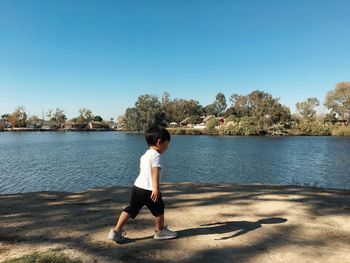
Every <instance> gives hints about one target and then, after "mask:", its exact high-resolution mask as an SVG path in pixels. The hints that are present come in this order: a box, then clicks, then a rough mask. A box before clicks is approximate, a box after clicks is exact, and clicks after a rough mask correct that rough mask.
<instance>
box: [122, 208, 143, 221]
mask: <svg viewBox="0 0 350 263" xmlns="http://www.w3.org/2000/svg"><path fill="white" fill-rule="evenodd" d="M124 212H125V213H128V214H129V216H130V218H132V219H135V218H136V216H137V215H138V213H139V212H140V210H138V209H135V208H132V207H130V206H128V207H126V208H125V209H124Z"/></svg>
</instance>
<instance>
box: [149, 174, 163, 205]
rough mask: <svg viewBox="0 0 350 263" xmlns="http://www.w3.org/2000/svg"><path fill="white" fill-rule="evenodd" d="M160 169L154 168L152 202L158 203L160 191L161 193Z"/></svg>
mask: <svg viewBox="0 0 350 263" xmlns="http://www.w3.org/2000/svg"><path fill="white" fill-rule="evenodd" d="M160 169H161V168H160V167H152V171H151V172H152V182H153V191H152V194H151V200H152V201H153V202H157V200H158V198H159V195H160V191H159V171H160Z"/></svg>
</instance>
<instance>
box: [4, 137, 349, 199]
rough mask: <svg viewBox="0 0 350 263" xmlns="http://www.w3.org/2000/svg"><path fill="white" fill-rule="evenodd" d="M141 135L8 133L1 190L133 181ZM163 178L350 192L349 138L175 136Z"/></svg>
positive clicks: (63, 188) (165, 158)
mask: <svg viewBox="0 0 350 263" xmlns="http://www.w3.org/2000/svg"><path fill="white" fill-rule="evenodd" d="M146 149H147V145H146V142H145V140H144V137H143V136H142V135H140V134H127V133H118V132H66V133H64V132H62V133H61V132H19V133H11V132H3V133H0V194H5V193H18V192H32V191H81V190H84V189H88V188H92V187H96V186H116V185H132V183H133V181H134V180H135V178H136V176H137V174H138V169H139V168H138V166H139V158H140V156H141V155H142V154H143V153H144V152H145V150H146ZM163 164H164V169H163V172H162V179H161V180H162V181H168V182H184V181H187V182H188V181H190V182H201V183H236V184H252V183H261V184H280V185H288V184H299V185H314V184H316V185H317V186H320V187H330V188H346V189H350V138H349V137H347V138H346V137H212V136H173V137H172V141H171V144H170V146H169V149H168V151H167V152H166V153H165V154H164V156H163Z"/></svg>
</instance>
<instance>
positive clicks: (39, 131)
mask: <svg viewBox="0 0 350 263" xmlns="http://www.w3.org/2000/svg"><path fill="white" fill-rule="evenodd" d="M1 132H4V133H24V132H29V133H33V132H38V133H42V132H50V133H51V132H52V133H53V132H59V133H65V132H74V133H76V132H118V133H119V132H120V133H130V134H143V132H137V131H126V130H113V129H112V130H99V129H85V130H31V129H19V130H8V129H7V130H6V129H5V130H0V134H1ZM170 134H171V135H176V136H215V137H273V138H278V137H350V134H343V135H339V134H328V135H327V134H281V135H273V134H246V135H234V134H225V135H222V134H211V133H203V132H202V131H201V130H199V129H198V132H191V131H190V132H183V133H175V132H171V131H170Z"/></svg>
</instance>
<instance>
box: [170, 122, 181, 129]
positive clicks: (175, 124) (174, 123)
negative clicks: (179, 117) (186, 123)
mask: <svg viewBox="0 0 350 263" xmlns="http://www.w3.org/2000/svg"><path fill="white" fill-rule="evenodd" d="M169 127H170V128H177V127H179V124H178V123H177V122H174V121H173V122H170V123H169Z"/></svg>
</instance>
